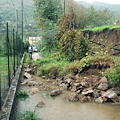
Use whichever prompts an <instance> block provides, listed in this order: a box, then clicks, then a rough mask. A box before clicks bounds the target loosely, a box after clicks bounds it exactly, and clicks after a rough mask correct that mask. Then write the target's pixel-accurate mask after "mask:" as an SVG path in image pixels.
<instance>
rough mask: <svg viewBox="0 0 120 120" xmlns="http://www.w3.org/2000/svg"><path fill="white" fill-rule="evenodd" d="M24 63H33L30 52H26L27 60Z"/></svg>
mask: <svg viewBox="0 0 120 120" xmlns="http://www.w3.org/2000/svg"><path fill="white" fill-rule="evenodd" d="M24 63H26V64H27V65H29V64H30V63H31V60H30V57H29V53H27V52H26V53H25V61H24Z"/></svg>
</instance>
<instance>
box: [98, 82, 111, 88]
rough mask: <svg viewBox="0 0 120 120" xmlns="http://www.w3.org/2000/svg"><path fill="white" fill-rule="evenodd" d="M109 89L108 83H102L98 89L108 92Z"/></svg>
mask: <svg viewBox="0 0 120 120" xmlns="http://www.w3.org/2000/svg"><path fill="white" fill-rule="evenodd" d="M108 87H109V85H108V83H107V82H103V83H100V84H99V85H98V87H97V89H99V90H107V89H108Z"/></svg>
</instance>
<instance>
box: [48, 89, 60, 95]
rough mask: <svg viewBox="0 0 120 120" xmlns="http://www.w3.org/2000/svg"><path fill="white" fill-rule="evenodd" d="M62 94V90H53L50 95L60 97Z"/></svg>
mask: <svg viewBox="0 0 120 120" xmlns="http://www.w3.org/2000/svg"><path fill="white" fill-rule="evenodd" d="M61 93H62V91H61V90H60V89H57V90H53V91H52V92H51V93H50V96H57V95H60V94H61Z"/></svg>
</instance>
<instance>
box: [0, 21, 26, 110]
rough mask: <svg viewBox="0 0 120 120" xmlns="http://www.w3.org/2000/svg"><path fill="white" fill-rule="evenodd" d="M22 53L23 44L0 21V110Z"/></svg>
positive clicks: (11, 30) (11, 29)
mask: <svg viewBox="0 0 120 120" xmlns="http://www.w3.org/2000/svg"><path fill="white" fill-rule="evenodd" d="M23 52H24V43H23V41H22V39H21V38H20V36H19V35H18V33H17V32H16V31H15V30H14V29H13V28H12V27H10V25H9V24H8V23H6V22H5V21H4V20H2V19H0V110H1V108H2V105H3V104H4V100H5V98H6V96H7V93H8V90H9V88H10V86H11V82H12V79H13V77H14V76H15V72H16V70H17V68H18V66H19V64H20V60H21V57H22V55H23Z"/></svg>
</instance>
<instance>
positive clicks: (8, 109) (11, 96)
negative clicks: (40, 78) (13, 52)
mask: <svg viewBox="0 0 120 120" xmlns="http://www.w3.org/2000/svg"><path fill="white" fill-rule="evenodd" d="M24 57H25V54H24V55H23V57H22V60H21V64H20V66H19V67H18V70H17V72H16V75H15V77H14V79H13V80H12V83H11V87H10V89H9V91H8V95H7V98H6V102H5V105H4V108H3V110H2V114H1V120H13V118H14V110H15V104H16V92H17V87H18V81H19V78H20V74H21V70H22V67H23V61H24Z"/></svg>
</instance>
